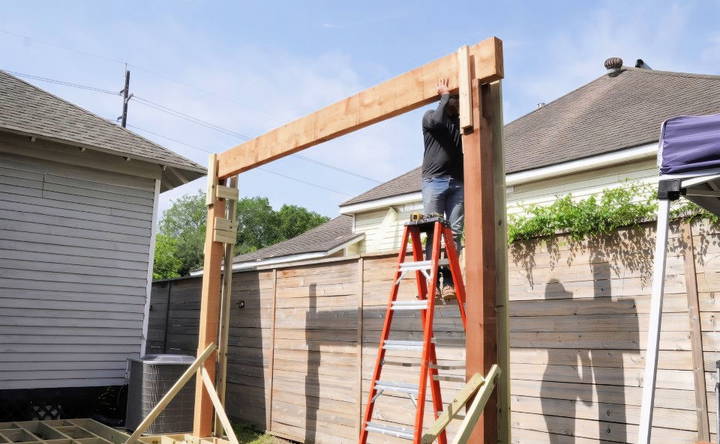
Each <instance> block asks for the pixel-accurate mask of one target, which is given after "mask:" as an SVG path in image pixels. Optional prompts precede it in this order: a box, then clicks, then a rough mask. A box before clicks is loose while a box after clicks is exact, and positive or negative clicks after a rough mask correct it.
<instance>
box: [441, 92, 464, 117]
mask: <svg viewBox="0 0 720 444" xmlns="http://www.w3.org/2000/svg"><path fill="white" fill-rule="evenodd" d="M445 109H446V110H447V113H448V115H449V116H450V117H457V116H458V114H460V98H459V97H458V96H457V94H451V95H450V99H449V100H448V103H447V105H446V106H445Z"/></svg>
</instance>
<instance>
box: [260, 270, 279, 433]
mask: <svg viewBox="0 0 720 444" xmlns="http://www.w3.org/2000/svg"><path fill="white" fill-rule="evenodd" d="M259 273H260V272H259V271H258V274H259ZM277 274H278V273H277V268H273V271H272V281H273V298H272V323H271V324H270V393H269V395H270V398H269V401H268V405H266V406H265V409H266V410H265V422H266V424H265V429H266V430H267V431H268V432H270V431H272V420H273V419H272V414H273V389H274V386H275V383H274V381H275V320H276V317H277V285H278V282H277Z"/></svg>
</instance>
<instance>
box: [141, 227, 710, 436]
mask: <svg viewBox="0 0 720 444" xmlns="http://www.w3.org/2000/svg"><path fill="white" fill-rule="evenodd" d="M683 226H684V227H685V231H683V230H681V229H680V228H679V226H674V227H673V228H672V233H671V245H670V255H669V257H668V273H667V284H666V293H667V294H666V298H665V304H664V308H663V332H662V335H661V352H660V358H659V360H660V362H659V372H658V382H657V392H656V393H657V394H656V410H655V419H654V427H655V429H654V432H653V435H654V439H653V441H654V442H658V443H660V442H673V443H684V442H687V443H690V442H695V440H697V438H698V437H699V436H702V434H703V433H704V430H706V428H707V427H709V428H710V432H711V433H712V438H713V439H715V420H714V418H715V412H716V401H715V395H714V393H713V389H714V385H715V380H714V373H713V371H714V367H715V361H716V360H718V359H720V335H719V334H718V332H717V327H716V316H717V313H716V312H720V242H718V240H719V238H718V231H717V230H716V229H715V228H713V227H710V226H708V225H706V224H703V223H698V224H695V225H693V226H692V227H690V225H688V224H684V225H683ZM653 245H654V233H653V228H652V227H642V228H639V229H636V230H622V231H619V232H617V233H615V234H613V235H611V236H603V237H599V238H595V239H592V240H584V241H578V242H575V241H571V240H570V239H568V238H566V237H563V236H558V237H555V238H552V239H545V240H540V241H534V242H527V243H521V244H515V245H514V246H513V247H512V248H511V250H510V255H509V256H510V260H509V262H510V264H509V265H510V266H509V273H510V276H509V278H510V306H509V308H510V316H511V318H510V329H511V331H510V339H511V353H510V356H511V368H510V375H511V395H512V399H511V402H512V427H513V429H512V442H515V443H543V442H550V443H576V444H585V443H590V442H600V441H602V442H607V441H612V442H634V441H635V439H636V434H637V425H638V422H639V416H640V413H639V410H640V395H641V390H642V372H643V366H644V354H645V341H646V335H647V333H646V331H647V316H648V315H647V314H648V311H649V293H650V280H651V279H650V277H651V276H650V274H651V267H652V251H653ZM394 261H395V258H394V256H389V255H388V256H371V257H363V258H349V259H342V260H337V259H336V260H329V261H324V262H318V263H313V264H304V265H293V266H289V267H279V268H276V269H267V270H259V271H247V272H238V273H236V274H235V276H234V281H233V305H232V315H231V319H232V321H231V322H232V325H231V330H230V357H229V378H228V382H229V385H228V413H229V415H230V416H231V417H233V418H234V419H236V420H241V421H245V422H250V423H252V424H255V425H256V426H258V427H260V428H262V429H265V430H269V431H271V432H272V433H274V434H276V435H278V436H282V437H286V438H290V439H293V440H297V441H304V442H328V443H329V442H332V443H338V442H354V441H355V440H356V437H357V435H358V431H359V423H360V417H361V413H362V409H363V407H364V404H365V402H366V401H367V390H368V386H369V377H370V374H371V372H372V367H373V364H374V359H375V354H376V351H377V342H378V338H379V335H380V329H381V327H382V324H381V322H382V319H383V316H384V309H385V304H386V302H387V294H388V291H389V289H390V284H391V282H390V279H391V276H392V273H393V265H394ZM686 276H687V277H688V278H687V279H686ZM414 288H415V287H414V285H412V284H411V283H410V282H408V283H407V284H404V285H401V292H400V293H401V296H400V297H401V298H405V299H411V298H414V297H415V291H414ZM199 295H200V279H198V278H191V279H179V280H172V281H162V282H157V283H155V284H154V286H153V292H152V304H151V305H152V308H151V311H150V315H151V319H150V330H149V331H150V338H149V341H148V352H150V353H155V352H167V353H190V354H194V353H195V348H196V341H197V337H196V335H197V317H198V307H199ZM716 295H717V296H716ZM398 315H400V316H401V317H397V318H396V322H395V324H394V325H395V326H397V327H398V329H399V331H398V335H397V336H395V337H394V339H411V338H412V339H417V338H419V337H420V336H419V335H420V332H421V330H420V324H419V320H418V319H417V315H415V314H410V313H408V314H407V315H406V314H405V312H398V314H396V316H398ZM435 328H436V336H437V337H438V342H439V351H438V357H439V359H440V360H441V361H442V362H443V363H446V364H458V363H462V362H463V361H464V334H463V332H462V327H461V325H460V320H459V315H458V310H457V306H455V305H453V304H448V305H444V306H440V308H439V310H438V313H437V315H436V318H435ZM417 355H418V354H417V353H413V352H398V353H397V354H394V355H392V356H390V357H388V360H393V361H400V360H404V361H407V362H417V359H418V356H417ZM416 370H417V367H411V368H407V367H394V368H392V367H386V370H385V375H384V378H383V379H387V380H393V381H397V382H411V383H415V382H416V380H415V379H416V377H417V372H416ZM444 384H445V385H444V390H443V399H444V400H445V401H446V402H447V401H449V400H450V399H452V397H453V396H454V394H455V391H457V390H458V389H459V388H460V387H461V385H462V384H460V383H444ZM696 386H697V387H699V389H700V391H698V392H696V390H695V388H696ZM696 393H698V394H699V396H696ZM426 411H428V412H429V411H430V408H429V405H428V409H426ZM375 412H376V414H375V418H381V420H384V421H387V422H390V423H396V424H400V425H410V424H411V423H412V404H411V402H410V400H409V399H407V398H406V397H403V396H392V395H389V396H385V395H384V396H383V397H381V398H380V401H379V402H378V404H377V407H376V409H375ZM427 418H428V421H430V413H428V416H427ZM698 429H700V432H698ZM453 430H454V429H453V428H452V427H451V428H450V431H451V433H452V431H453ZM394 441H395V440H393V439H392V438H388V437H387V436H380V437H377V436H375V437H373V438H372V439H371V442H394ZM398 442H400V441H399V440H398Z"/></svg>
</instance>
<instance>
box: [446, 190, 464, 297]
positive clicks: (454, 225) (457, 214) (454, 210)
mask: <svg viewBox="0 0 720 444" xmlns="http://www.w3.org/2000/svg"><path fill="white" fill-rule="evenodd" d="M464 199H465V190H464V188H463V183H462V182H459V181H457V180H455V179H452V180H451V181H450V184H449V187H448V194H447V198H446V199H445V214H446V215H447V218H448V223H449V224H450V229H451V230H452V232H453V239H454V240H455V248H456V249H457V253H458V256H459V255H460V251H461V250H462V233H463V225H464V223H465V202H464ZM443 285H445V286H451V287H453V286H454V284H453V281H452V274H451V273H450V269H449V268H446V269H445V270H444V274H443Z"/></svg>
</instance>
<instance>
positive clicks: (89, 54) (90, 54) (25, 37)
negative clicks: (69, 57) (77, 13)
mask: <svg viewBox="0 0 720 444" xmlns="http://www.w3.org/2000/svg"><path fill="white" fill-rule="evenodd" d="M0 33H2V34H6V35H10V36H13V37H16V38H20V39H23V40H24V41H26V42H35V43H38V44H41V45H45V46H50V47H52V48H58V49H62V50H65V51H70V52H75V53H78V54H82V55H84V56H86V57H94V58H97V59H101V60H105V61H108V62H113V63H119V64H123V65H126V66H130V67H133V68H136V69H139V70H141V71H145V72H147V73H150V74H152V75H155V76H158V77H160V78H162V79H165V80H169V81H171V82H173V83H176V84H178V85H181V86H184V87H186V88H188V89H192V90H195V91H199V92H201V93H202V94H203V95H212V96H215V97H219V98H221V99H226V100H229V101H231V102H233V103H236V104H238V105H244V104H245V103H244V102H242V101H241V100H239V99H236V98H234V97H231V96H229V95H227V94H226V93H223V94H220V93H219V92H215V91H210V90H206V89H204V88H200V87H198V86H196V85H191V84H189V83H186V82H183V81H181V80H177V79H174V78H172V77H170V76H168V75H166V74H163V73H161V72H158V71H155V70H154V69H150V68H146V67H144V66H141V65H137V64H135V63H129V62H126V61H124V60H121V59H116V58H114V57H108V56H105V55H101V54H96V53H93V52H89V51H84V50H81V49H77V48H70V47H67V46H62V45H57V44H55V43H50V42H46V41H43V40H38V39H36V38H34V37H30V36H28V35H24V34H18V33H15V32H10V31H7V30H4V29H0Z"/></svg>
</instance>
